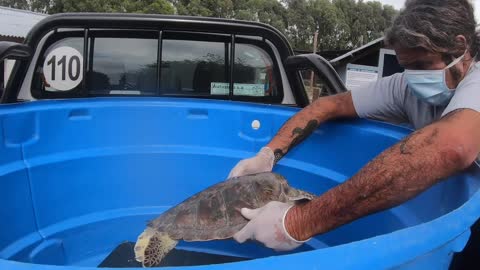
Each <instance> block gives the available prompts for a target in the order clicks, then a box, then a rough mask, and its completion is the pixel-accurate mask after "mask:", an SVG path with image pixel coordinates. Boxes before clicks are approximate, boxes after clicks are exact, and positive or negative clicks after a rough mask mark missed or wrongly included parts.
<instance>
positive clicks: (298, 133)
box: [273, 120, 319, 163]
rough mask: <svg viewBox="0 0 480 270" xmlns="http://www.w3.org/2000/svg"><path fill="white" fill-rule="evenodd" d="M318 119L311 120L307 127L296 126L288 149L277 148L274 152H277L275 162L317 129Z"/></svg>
mask: <svg viewBox="0 0 480 270" xmlns="http://www.w3.org/2000/svg"><path fill="white" fill-rule="evenodd" d="M318 125H319V124H318V121H317V120H310V121H309V122H308V124H307V126H306V127H305V128H299V127H297V128H295V129H294V130H293V131H292V136H291V138H293V139H292V141H291V142H290V144H289V145H288V146H287V147H286V148H287V150H283V149H280V148H278V149H275V150H274V151H273V152H274V154H275V161H274V162H275V163H277V162H278V161H279V160H280V159H281V158H282V157H283V156H284V155H285V153H286V152H288V151H290V149H292V148H293V147H295V146H297V145H299V144H300V143H301V142H302V141H304V140H305V139H306V138H307V137H308V136H309V135H310V134H312V133H313V132H314V131H315V129H316V128H317V127H318Z"/></svg>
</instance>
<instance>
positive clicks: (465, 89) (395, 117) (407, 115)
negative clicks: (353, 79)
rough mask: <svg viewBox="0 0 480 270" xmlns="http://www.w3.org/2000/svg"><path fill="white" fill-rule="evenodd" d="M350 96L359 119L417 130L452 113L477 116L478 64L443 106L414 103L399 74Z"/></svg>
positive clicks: (479, 97) (479, 98)
mask: <svg viewBox="0 0 480 270" xmlns="http://www.w3.org/2000/svg"><path fill="white" fill-rule="evenodd" d="M351 93H352V99H353V105H354V107H355V110H356V112H357V114H358V115H359V116H360V117H362V118H369V119H374V120H380V121H385V122H390V123H394V124H410V125H412V126H413V127H414V128H415V129H421V128H423V127H425V126H427V125H429V124H431V123H433V122H435V121H436V120H438V119H440V118H441V117H443V116H444V115H446V114H448V113H449V112H452V111H454V110H456V109H473V110H475V111H478V112H480V62H477V63H476V64H475V65H472V66H471V68H470V69H469V71H468V73H467V75H466V76H465V78H464V79H463V80H462V81H461V82H460V84H459V85H458V87H457V89H456V90H455V93H454V96H453V98H452V99H451V100H450V102H449V104H448V105H445V106H432V105H430V104H428V103H425V102H423V101H421V100H420V99H418V98H417V97H416V96H415V95H414V94H413V93H412V92H411V91H410V89H409V88H408V86H407V82H406V80H405V78H404V74H403V73H397V74H394V75H392V76H389V77H385V78H382V79H379V80H378V81H376V82H374V83H371V84H369V85H368V86H365V87H363V88H358V89H352V91H351Z"/></svg>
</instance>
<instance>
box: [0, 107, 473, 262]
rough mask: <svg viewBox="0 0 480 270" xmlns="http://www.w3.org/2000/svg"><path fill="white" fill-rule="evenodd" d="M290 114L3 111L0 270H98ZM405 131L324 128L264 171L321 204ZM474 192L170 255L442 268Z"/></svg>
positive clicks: (358, 125) (452, 191)
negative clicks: (290, 243) (326, 228)
mask: <svg viewBox="0 0 480 270" xmlns="http://www.w3.org/2000/svg"><path fill="white" fill-rule="evenodd" d="M297 110H298V109H296V108H287V107H281V106H272V105H258V104H248V103H240V102H227V101H201V100H193V99H168V98H148V99H143V98H135V99H130V98H120V99H119V98H116V99H108V98H105V99H95V100H92V99H88V100H80V99H79V100H64V101H37V102H32V103H24V104H14V105H2V106H1V107H0V123H1V127H0V128H1V132H0V141H1V142H2V143H1V144H0V153H1V154H0V205H1V207H0V220H1V222H0V269H13V270H20V269H29V270H34V269H47V270H67V269H71V270H73V269H76V270H81V269H98V268H96V267H97V265H98V264H99V263H100V262H101V261H102V260H103V259H104V258H105V257H106V256H107V255H108V254H109V253H110V252H111V251H112V250H113V249H114V248H115V247H116V246H117V245H119V244H120V243H122V242H125V241H136V237H137V236H138V234H139V233H140V232H142V231H143V229H144V227H145V225H146V222H147V221H148V220H150V219H152V218H154V217H156V216H158V215H159V214H160V213H162V211H165V210H166V209H168V208H169V207H170V206H173V205H175V204H177V203H179V202H181V201H183V200H184V199H186V198H187V197H189V196H191V195H193V194H194V193H196V192H199V191H201V190H203V189H205V188H207V187H208V186H210V185H213V184H215V183H217V182H219V181H222V180H224V179H225V177H226V176H227V175H228V172H229V171H230V169H231V168H232V167H233V166H234V165H235V164H236V163H237V162H238V161H239V160H240V159H242V158H245V157H250V156H252V155H253V154H255V153H256V152H257V151H258V150H259V149H260V148H261V147H262V146H264V145H265V144H266V143H267V142H268V141H269V140H270V139H271V138H272V136H273V135H274V134H275V133H276V132H277V130H278V129H279V128H280V127H281V125H282V124H283V123H284V122H285V121H286V120H287V119H288V118H289V117H291V116H292V115H293V114H294V113H295V112H296V111H297ZM410 132H411V130H408V129H406V128H403V127H399V126H394V125H389V124H384V123H379V122H373V121H366V120H358V121H332V122H329V123H326V124H324V125H322V126H321V127H319V128H318V129H317V130H316V131H315V133H314V134H313V135H312V136H310V137H309V138H308V139H307V140H306V141H305V142H304V143H303V144H301V145H299V146H297V147H296V148H295V149H293V150H292V151H291V152H290V153H289V154H288V155H287V156H286V157H285V158H284V159H282V160H281V161H280V163H279V164H278V165H277V166H276V167H275V169H274V171H275V172H278V173H280V174H282V175H284V176H285V177H286V178H287V179H288V181H289V182H290V184H291V185H292V186H295V187H297V188H301V189H304V190H308V191H310V192H313V193H315V194H317V195H320V194H322V193H323V192H325V191H327V190H329V189H330V188H332V187H334V186H336V185H338V184H339V183H341V182H343V181H345V180H346V179H348V178H349V177H350V176H352V175H353V174H355V173H356V172H357V171H358V170H359V169H360V168H361V167H362V166H363V165H365V164H366V163H367V162H368V161H369V160H371V159H372V158H373V157H375V156H376V155H377V154H379V153H380V152H381V151H383V150H384V149H386V148H387V147H389V146H391V145H393V144H395V143H396V142H398V141H399V140H400V139H401V138H403V137H404V136H406V135H407V134H408V133H410ZM426 169H428V168H426ZM479 184H480V171H479V169H478V168H477V167H475V166H472V167H471V168H469V169H468V170H467V171H465V172H464V173H462V174H459V175H455V176H453V177H451V178H450V179H446V180H445V181H443V182H441V183H439V184H437V185H435V186H434V187H432V188H431V189H429V190H428V191H426V192H424V193H422V194H421V195H419V196H417V197H416V198H414V199H412V200H409V201H408V202H406V203H404V204H402V205H399V206H398V207H395V208H393V209H389V210H386V211H383V212H379V213H376V214H373V215H370V216H367V217H364V218H361V219H359V220H356V221H354V222H352V223H350V224H347V225H345V226H342V227H340V228H338V229H336V230H333V231H331V232H329V233H326V234H323V235H319V236H317V237H315V238H313V239H312V240H311V241H309V242H308V243H307V244H305V245H304V246H302V248H299V249H298V250H295V251H293V252H288V253H276V252H274V251H271V250H269V249H266V248H264V247H262V246H260V245H258V244H256V243H247V244H243V245H240V244H237V243H236V242H235V241H233V240H219V241H209V242H180V244H179V246H178V248H179V249H185V250H191V251H202V252H207V253H212V254H224V255H232V256H237V257H243V258H249V259H251V260H246V261H241V262H235V263H226V264H215V265H207V266H195V267H193V268H194V269H267V268H268V269H270V268H271V269H287V267H290V266H292V267H295V269H305V270H306V269H349V268H352V269H353V268H354V269H385V268H389V269H392V268H393V269H447V268H448V265H449V264H450V261H451V259H452V256H453V252H457V251H460V250H462V249H463V247H464V246H465V244H466V242H467V240H468V237H469V235H470V226H471V225H472V224H473V223H474V221H475V220H476V219H477V218H478V217H479V216H480V193H479V192H478V190H479ZM187 268H188V267H187Z"/></svg>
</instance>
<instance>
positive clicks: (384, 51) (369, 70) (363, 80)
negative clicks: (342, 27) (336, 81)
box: [330, 38, 404, 90]
mask: <svg viewBox="0 0 480 270" xmlns="http://www.w3.org/2000/svg"><path fill="white" fill-rule="evenodd" d="M330 63H331V64H332V66H333V67H334V68H335V70H336V71H337V72H338V74H339V75H340V78H341V79H342V80H343V82H344V83H345V85H346V87H347V89H348V90H352V89H354V88H360V87H363V86H365V85H366V84H369V83H371V82H374V81H376V80H378V79H380V78H383V77H388V76H390V75H393V74H395V73H398V72H403V70H404V69H403V68H402V67H401V66H400V64H399V63H398V61H397V57H396V54H395V51H394V50H391V49H388V48H386V47H385V44H384V41H383V38H379V39H376V40H374V41H372V42H369V43H367V44H365V45H364V46H362V47H359V48H357V49H354V50H352V51H349V52H347V53H345V54H343V55H341V56H338V57H336V58H334V59H331V60H330Z"/></svg>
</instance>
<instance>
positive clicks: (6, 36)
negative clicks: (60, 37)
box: [0, 7, 48, 92]
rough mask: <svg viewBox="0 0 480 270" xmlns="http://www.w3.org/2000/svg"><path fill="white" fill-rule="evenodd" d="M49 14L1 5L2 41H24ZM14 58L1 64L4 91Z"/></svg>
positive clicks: (0, 27)
mask: <svg viewBox="0 0 480 270" xmlns="http://www.w3.org/2000/svg"><path fill="white" fill-rule="evenodd" d="M47 16H48V15H47V14H42V13H35V12H31V11H26V10H21V9H14V8H7V7H0V41H13V42H19V43H22V42H23V40H24V39H25V37H26V36H27V34H28V32H29V31H30V29H32V27H33V26H34V25H35V24H37V23H38V22H39V21H41V20H42V19H43V18H45V17H47ZM14 63H15V61H14V60H6V61H4V63H2V64H1V65H0V91H1V92H3V89H4V87H5V84H6V82H7V81H8V77H9V76H10V72H11V70H12V68H13V64H14Z"/></svg>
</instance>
